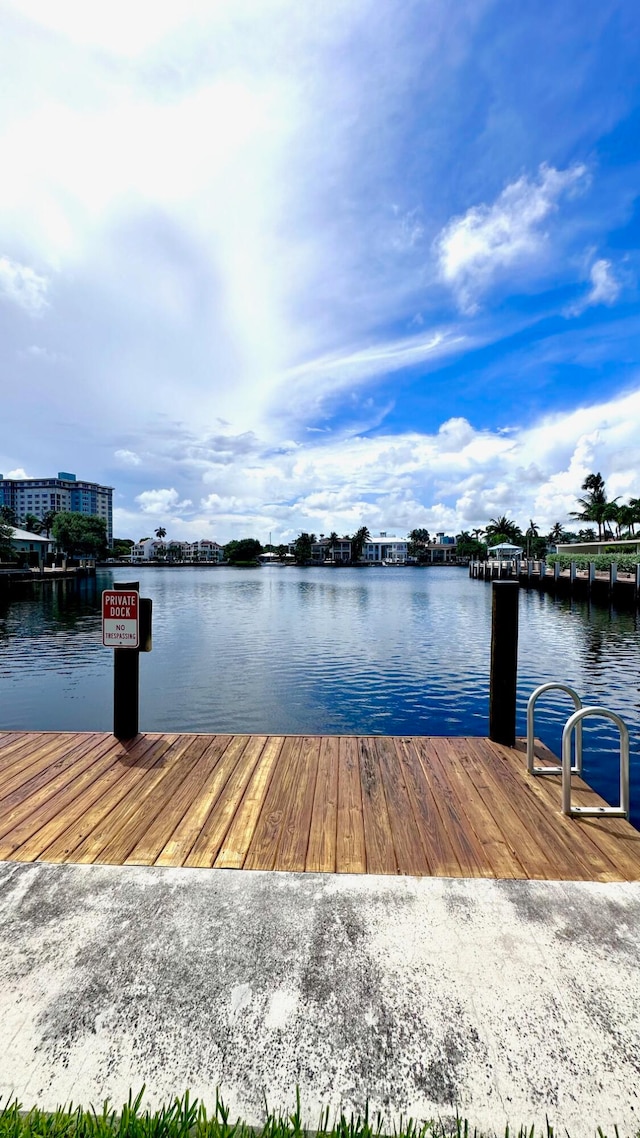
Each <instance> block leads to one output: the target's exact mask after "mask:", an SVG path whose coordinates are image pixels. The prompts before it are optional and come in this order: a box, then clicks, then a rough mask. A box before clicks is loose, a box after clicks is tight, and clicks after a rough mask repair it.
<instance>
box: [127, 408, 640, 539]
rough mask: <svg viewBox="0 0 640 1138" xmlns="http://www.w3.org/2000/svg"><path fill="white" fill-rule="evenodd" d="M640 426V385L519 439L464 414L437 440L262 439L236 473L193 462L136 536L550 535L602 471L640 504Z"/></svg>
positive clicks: (411, 436)
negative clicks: (513, 529)
mask: <svg viewBox="0 0 640 1138" xmlns="http://www.w3.org/2000/svg"><path fill="white" fill-rule="evenodd" d="M639 426H640V386H639V387H638V388H637V389H636V390H632V391H630V392H628V393H627V394H625V395H622V396H620V397H617V398H614V399H611V400H607V401H603V402H602V403H599V404H594V405H591V406H583V407H580V408H576V409H575V410H572V411H570V412H567V413H557V414H554V415H545V416H543V417H542V418H541V419H540V420H539V421H537V422H535V423H533V424H531V425H530V426H527V427H518V426H513V425H511V426H510V429H509V431H508V432H507V433H504V432H503V431H502V430H501V429H499V428H496V429H491V430H489V429H487V430H479V429H478V428H476V427H474V426H473V424H472V423H471V422H469V421H468V420H467V419H465V418H463V417H460V416H458V417H456V418H453V419H448V420H446V421H445V422H444V423H443V424H442V425H441V426H440V428H439V429H438V430H437V431H434V432H432V433H421V432H419V431H415V430H414V431H407V432H405V433H404V434H401V435H388V434H387V435H385V434H381V435H376V436H375V437H362V436H350V437H345V436H344V435H343V436H342V437H341V438H338V437H336V436H335V435H333V434H332V435H328V436H322V437H315V436H314V437H312V439H311V440H310V441H309V443H308V444H307V445H306V446H305V447H304V448H295V449H293V450H287V451H286V452H285V451H284V450H279V451H276V452H274V450H273V449H272V448H269V447H267V446H263V447H262V450H261V449H260V440H259V439H255V440H254V444H255V445H254V449H253V450H252V451H251V453H245V452H242V451H240V450H239V451H238V452H237V453H234V454H233V455H232V456H231V461H230V462H228V463H226V464H224V465H221V464H220V463H218V462H213V461H211V462H209V463H208V462H206V461H203V460H202V458H197V459H195V458H194V459H190V458H185V459H184V460H183V462H182V464H181V466H180V468H179V472H180V482H179V485H180V487H181V491H180V492H179V491H178V489H176V488H175V487H174V488H172V489H165V490H149V491H145V492H143V493H142V494H140V495H139V496H138V498H137V499H136V501H137V503H138V506H139V507H140V511H141V512H140V515H139V519H138V520H137V521H136V522H135V523H134V522H131V521H130V523H129V524H130V526H131V536H133V535H134V534H137V531H138V529H140V531H141V532H142V529H143V528H144V525H145V522H144V517H145V516H147V517H150V516H153V517H154V518H158V519H160V520H162V519H165V524H169V523H170V524H171V529H172V533H174V532H175V535H176V536H181V537H184V538H186V537H189V538H191V539H193V538H196V537H200V536H211V535H215V536H216V538H217V540H220V541H223V542H224V541H228V540H229V539H230V538H232V537H241V536H246V535H247V534H250V533H254V534H255V535H256V536H257V537H259V538H260V539H261V540H263V541H266V540H267V535H268V533H269V531H271V532H272V533H273V535H274V540H275V538H276V535H278V540H279V539H280V538H282V539H284V538H287V537H289V536H294V535H295V534H296V533H298V532H300V531H301V530H303V529H306V530H314V531H315V532H316V533H320V532H322V533H329V532H331V530H332V529H335V530H337V531H339V532H353V531H354V530H355V529H357V528H358V526H360V525H362V524H367V525H368V526H369V528H370V529H371V530H372V531H373V530H379V529H386V530H388V531H389V532H396V533H406V532H408V531H409V529H411V528H413V527H414V526H416V525H425V526H427V528H429V529H431V530H434V531H435V530H436V529H437V530H441V529H445V530H446V531H448V532H454V533H455V532H458V531H459V530H461V529H463V528H465V529H471V528H474V527H475V526H481V525H482V524H483V523H485V522H486V521H487V520H488V519H489V518H490V517H494V516H496V515H497V514H501V513H506V514H508V516H510V517H514V518H515V519H516V520H517V521H518V522H519V523H520V524H521V525H526V524H527V523H528V520H529V518H531V517H532V518H534V519H535V520H536V521H537V522H538V524H539V525H540V526H541V528H542V530H543V531H545V529H548V528H550V527H551V525H552V524H553V523H554V522H555V521H561V522H562V523H563V524H567V523H570V513H571V511H572V510H574V509H575V507H576V499H577V497H578V496H579V494H580V492H581V491H580V487H581V484H582V482H583V481H584V478H585V476H586V475H587V474H588V473H589V472H590V471H591V470H601V471H602V473H603V475H604V476H605V478H606V480H607V484H608V486H609V488H610V493H611V496H614V495H615V494H618V493H620V494H623V495H625V496H639V495H640V474H639V473H638V468H637V459H636V456H637V448H636V440H637V434H638V429H639ZM194 449H195V448H194ZM150 460H153V456H150ZM155 461H156V464H157V465H159V464H160V461H161V456H160V454H156V456H155ZM177 484H178V483H177ZM185 494H188V497H187V498H186V499H184V498H183V495H185ZM191 501H194V502H197V505H196V506H191ZM181 511H182V515H181V516H176V515H179V514H180V512H181ZM119 531H122V532H124V530H122V527H119Z"/></svg>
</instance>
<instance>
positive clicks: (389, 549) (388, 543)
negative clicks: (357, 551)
mask: <svg viewBox="0 0 640 1138" xmlns="http://www.w3.org/2000/svg"><path fill="white" fill-rule="evenodd" d="M408 544H409V543H408V541H407V540H406V538H398V537H396V535H395V534H387V532H386V531H385V530H382V532H381V533H379V534H374V535H373V536H372V537H370V538H369V541H365V543H364V546H363V548H362V561H366V562H368V563H370V564H373V565H381V564H383V563H385V564H388V565H405V564H406V561H407V549H408Z"/></svg>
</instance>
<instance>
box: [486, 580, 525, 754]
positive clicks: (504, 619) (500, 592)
mask: <svg viewBox="0 0 640 1138" xmlns="http://www.w3.org/2000/svg"><path fill="white" fill-rule="evenodd" d="M519 592H520V583H519V582H518V581H494V582H493V597H492V609H491V675H490V680H489V738H490V739H491V740H492V741H493V742H494V743H502V744H504V745H505V746H507V747H513V746H514V745H515V741H516V685H517V678H518V598H519Z"/></svg>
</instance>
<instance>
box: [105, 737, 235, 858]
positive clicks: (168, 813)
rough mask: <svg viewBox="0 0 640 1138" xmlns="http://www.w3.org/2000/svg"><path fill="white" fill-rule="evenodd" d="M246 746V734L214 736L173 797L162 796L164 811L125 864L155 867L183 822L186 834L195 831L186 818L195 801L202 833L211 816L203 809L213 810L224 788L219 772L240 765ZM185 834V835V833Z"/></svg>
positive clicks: (223, 780) (164, 794) (184, 775)
mask: <svg viewBox="0 0 640 1138" xmlns="http://www.w3.org/2000/svg"><path fill="white" fill-rule="evenodd" d="M246 743H247V736H246V735H234V736H230V735H214V737H213V738H212V739H210V740H209V741H208V743H207V745H206V746H205V748H204V749H203V751H202V752H201V754H200V755H198V757H197V759H196V761H195V762H194V763H193V765H192V766H191V768H190V769H189V770H186V769H185V771H184V773H183V777H182V781H181V782H180V784H179V785H178V787H177V789H176V790H175V791H174V792H173V793H172V794H171V796H170V797H168V798H167V797H166V793H163V803H164V804H163V806H162V809H161V810H159V811H158V813H157V814H156V816H155V818H154V819H153V821H152V822H151V823H150V824H149V825H148V826H146V827H145V829H144V831H143V832H142V834H141V835H140V837H139V838H138V841H137V842H136V844H135V846H134V847H133V849H132V850H131V853H130V854H128V855H127V857H126V858H125V860H124V864H125V865H154V864H155V862H156V860H157V858H158V857H159V856H160V854H161V853H162V851H163V849H164V848H165V847H166V845H167V843H168V842H170V841H171V839H172V837H173V835H174V834H175V832H176V831H177V830H179V828H180V827H181V825H182V823H183V822H185V826H186V833H187V834H188V833H190V832H193V821H192V822H191V824H190V823H189V822H188V821H186V819H187V818H188V817H189V814H190V812H191V811H193V809H194V800H195V803H197V805H196V807H195V810H196V818H197V820H198V821H199V822H200V826H199V832H200V833H201V832H202V827H203V825H204V822H205V820H206V816H207V814H208V809H207V810H206V812H204V807H205V806H206V805H207V804H208V807H209V809H210V808H211V805H212V803H213V802H215V799H216V797H217V795H218V793H219V791H220V789H221V788H222V787H223V786H224V782H225V776H224V775H222V777H221V775H220V771H221V770H222V769H224V771H225V773H226V771H227V770H228V769H229V768H231V769H232V768H233V763H234V762H237V759H238V757H239V755H240V754H241V753H242V751H243V749H244V747H245V746H246ZM163 789H164V788H163ZM203 790H204V798H203ZM203 814H204V816H203ZM182 833H183V834H184V833H185V830H183V831H182ZM187 852H188V851H187ZM174 864H175V862H174Z"/></svg>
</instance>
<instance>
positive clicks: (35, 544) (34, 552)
mask: <svg viewBox="0 0 640 1138" xmlns="http://www.w3.org/2000/svg"><path fill="white" fill-rule="evenodd" d="M11 544H12V546H13V548H14V551H15V552H14V554H13V555H12V558H11V560H12V561H14V560H15V561H18V562H23V563H24V562H26V563H27V564H29V565H33V566H38V567H39V566H40V565H42V564H44V560H45V558H46V556H47V554H48V553H51V548H52V546H53V540H52V539H51V538H48V537H42V535H41V534H38V533H30V532H29V530H26V529H15V528H12V529H11Z"/></svg>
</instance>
